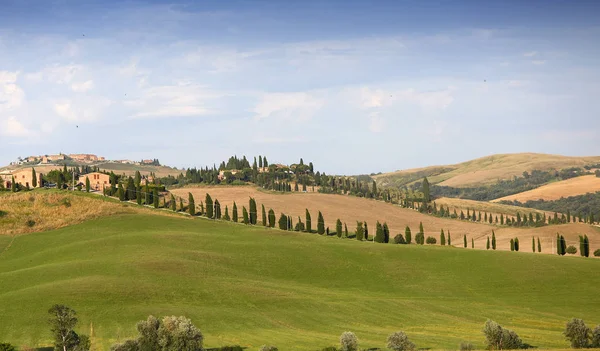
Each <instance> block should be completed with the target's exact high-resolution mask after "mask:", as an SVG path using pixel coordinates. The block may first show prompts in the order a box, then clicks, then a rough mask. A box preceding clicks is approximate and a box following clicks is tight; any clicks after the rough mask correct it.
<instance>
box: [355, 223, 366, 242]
mask: <svg viewBox="0 0 600 351" xmlns="http://www.w3.org/2000/svg"><path fill="white" fill-rule="evenodd" d="M364 238H365V228H364V227H363V222H359V221H356V240H360V241H363V240H364Z"/></svg>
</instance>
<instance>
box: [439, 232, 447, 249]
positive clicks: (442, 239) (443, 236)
mask: <svg viewBox="0 0 600 351" xmlns="http://www.w3.org/2000/svg"><path fill="white" fill-rule="evenodd" d="M440 245H441V246H446V236H445V235H444V229H442V231H441V232H440Z"/></svg>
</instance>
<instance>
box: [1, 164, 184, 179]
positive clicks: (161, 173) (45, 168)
mask: <svg viewBox="0 0 600 351" xmlns="http://www.w3.org/2000/svg"><path fill="white" fill-rule="evenodd" d="M82 165H84V166H86V165H87V166H90V167H94V166H97V167H98V168H100V170H102V171H107V172H110V171H113V172H115V173H116V174H125V175H126V176H133V175H135V171H140V174H142V175H149V174H150V172H152V173H154V174H156V175H157V176H158V177H167V176H169V175H172V176H177V175H179V174H180V173H181V172H184V171H182V170H178V169H175V168H171V167H166V166H142V165H130V164H123V163H113V162H103V163H90V164H81V165H80V166H82ZM63 167H64V166H62V165H49V164H45V165H42V164H40V165H33V166H17V167H12V166H11V167H5V168H3V170H19V169H31V168H35V170H36V172H38V173H43V174H46V173H48V172H50V171H52V170H54V169H63ZM67 168H71V166H67Z"/></svg>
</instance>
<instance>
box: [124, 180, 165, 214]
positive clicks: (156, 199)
mask: <svg viewBox="0 0 600 351" xmlns="http://www.w3.org/2000/svg"><path fill="white" fill-rule="evenodd" d="M120 186H121V185H120V184H119V187H120ZM121 189H122V188H121ZM152 199H153V200H154V208H158V189H157V188H154V191H153V192H152Z"/></svg>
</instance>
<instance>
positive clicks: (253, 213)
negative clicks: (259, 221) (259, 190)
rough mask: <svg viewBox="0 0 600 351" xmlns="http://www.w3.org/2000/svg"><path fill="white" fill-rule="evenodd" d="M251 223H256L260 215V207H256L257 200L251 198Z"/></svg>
mask: <svg viewBox="0 0 600 351" xmlns="http://www.w3.org/2000/svg"><path fill="white" fill-rule="evenodd" d="M249 208H250V213H249V214H250V224H252V225H256V218H257V217H258V209H257V207H256V200H254V198H250V207H249Z"/></svg>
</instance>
